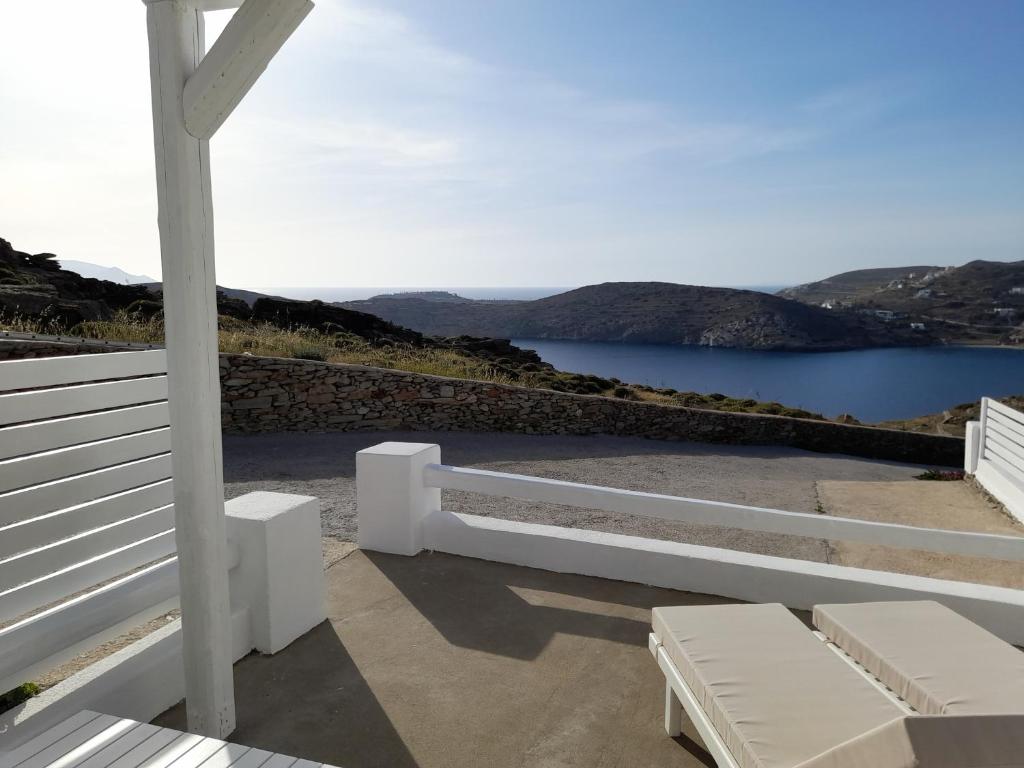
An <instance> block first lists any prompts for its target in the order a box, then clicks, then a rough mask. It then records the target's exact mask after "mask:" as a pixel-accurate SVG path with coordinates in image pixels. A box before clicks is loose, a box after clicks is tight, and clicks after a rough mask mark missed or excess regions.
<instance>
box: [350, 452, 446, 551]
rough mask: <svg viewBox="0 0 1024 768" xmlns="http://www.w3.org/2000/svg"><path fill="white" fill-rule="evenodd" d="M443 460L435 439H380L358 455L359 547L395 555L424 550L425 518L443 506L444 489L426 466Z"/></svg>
mask: <svg viewBox="0 0 1024 768" xmlns="http://www.w3.org/2000/svg"><path fill="white" fill-rule="evenodd" d="M440 463H441V446H439V445H435V444H433V443H380V444H379V445H374V446H372V447H370V448H364V449H363V450H361V451H359V452H358V453H357V454H356V513H357V515H358V518H359V532H358V536H359V548H360V549H369V550H373V551H375V552H389V553H391V554H395V555H415V554H416V553H417V552H419V551H420V550H421V549H423V518H425V517H426V516H427V515H429V514H430V513H431V512H434V511H436V510H439V509H440V508H441V489H440V488H428V487H427V486H426V485H425V484H424V482H423V470H424V468H425V467H426V466H427V465H428V464H440Z"/></svg>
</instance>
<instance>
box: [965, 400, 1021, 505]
mask: <svg viewBox="0 0 1024 768" xmlns="http://www.w3.org/2000/svg"><path fill="white" fill-rule="evenodd" d="M972 432H974V434H972ZM965 468H966V469H967V471H968V472H971V473H973V474H974V476H975V479H976V480H977V481H978V482H979V483H981V485H982V486H983V487H984V488H985V489H986V490H987V491H988V492H989V493H991V494H992V495H993V496H994V497H995V498H997V499H998V500H999V501H1000V502H1002V503H1003V505H1005V507H1006V509H1007V510H1008V511H1009V513H1010V514H1011V515H1013V516H1014V517H1015V518H1016V519H1017V520H1020V521H1021V522H1024V413H1021V412H1020V411H1017V410H1014V409H1013V408H1010V407H1009V406H1007V405H1003V404H1002V403H1000V402H999V401H998V400H993V399H992V398H989V397H984V398H982V400H981V421H980V423H975V422H972V423H970V424H968V437H967V460H966V462H965Z"/></svg>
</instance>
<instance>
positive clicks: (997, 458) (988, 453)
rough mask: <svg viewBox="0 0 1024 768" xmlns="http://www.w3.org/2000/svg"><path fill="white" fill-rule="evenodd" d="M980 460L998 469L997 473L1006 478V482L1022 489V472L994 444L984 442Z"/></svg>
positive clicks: (1023, 485) (1023, 480)
mask: <svg viewBox="0 0 1024 768" xmlns="http://www.w3.org/2000/svg"><path fill="white" fill-rule="evenodd" d="M982 458H983V459H984V460H985V461H989V462H991V463H992V464H993V465H995V466H996V467H998V468H999V471H1000V472H1001V473H1002V474H1004V475H1005V476H1006V479H1007V480H1008V481H1010V482H1012V483H1014V484H1015V485H1017V486H1018V487H1020V488H1022V489H1024V472H1022V471H1021V469H1020V467H1019V466H1017V464H1016V463H1015V462H1014V461H1013V459H1011V458H1008V457H1007V456H1006V455H1004V454H1003V452H1002V451H1001V449H1000V448H999V446H997V445H996V444H995V443H993V442H991V441H990V440H986V441H985V450H984V451H983V452H982Z"/></svg>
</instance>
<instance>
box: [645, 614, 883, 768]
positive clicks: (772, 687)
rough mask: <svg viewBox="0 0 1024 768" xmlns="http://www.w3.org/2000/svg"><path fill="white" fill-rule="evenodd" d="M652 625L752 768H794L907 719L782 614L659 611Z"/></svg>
mask: <svg viewBox="0 0 1024 768" xmlns="http://www.w3.org/2000/svg"><path fill="white" fill-rule="evenodd" d="M652 623H653V628H654V634H655V636H656V637H657V638H658V639H659V640H660V641H661V643H662V646H663V647H664V649H665V652H666V653H667V654H668V657H669V658H670V659H671V660H672V662H673V664H675V666H676V668H677V669H678V670H679V672H680V674H681V675H682V677H683V679H684V680H685V681H686V683H687V685H689V687H690V689H691V690H692V691H693V692H694V694H695V695H696V697H697V700H698V701H699V702H701V706H702V707H703V709H704V711H705V712H706V713H707V714H708V716H709V717H710V718H711V721H712V723H713V724H714V726H715V729H716V730H717V731H718V732H719V733H720V734H721V735H722V737H723V739H724V740H725V743H726V746H727V747H728V748H729V751H730V752H732V754H733V755H734V756H735V757H736V759H737V760H738V761H739V763H740V765H741V766H742V767H743V768H793V766H796V765H798V764H799V763H801V762H803V761H805V760H809V759H810V758H811V757H814V756H815V755H818V754H821V753H822V752H824V751H826V750H828V749H831V748H832V747H835V746H837V745H839V744H842V743H843V742H845V741H848V740H849V739H852V738H854V737H856V736H859V735H860V734H863V733H866V732H867V731H870V730H871V729H873V728H876V727H877V726H879V725H882V724H884V723H887V722H889V721H890V720H893V719H895V718H897V717H900V716H901V715H902V714H903V712H902V711H901V710H900V709H899V708H898V707H897V706H896V705H895V704H893V703H892V702H890V701H889V700H888V699H887V698H886V697H885V695H884V694H883V693H881V692H880V691H879V690H878V689H877V688H875V687H874V686H872V685H871V684H870V683H869V682H868V681H867V680H865V679H864V678H863V677H862V676H861V675H859V674H858V673H857V672H856V670H854V669H853V668H852V667H851V666H850V665H849V664H847V663H846V662H844V661H843V660H842V659H840V658H839V657H838V656H837V655H836V654H835V653H834V652H833V651H831V650H829V648H828V647H827V646H826V645H825V643H823V642H821V641H820V640H819V639H817V638H816V637H815V636H814V634H813V633H812V632H810V631H809V630H808V629H807V627H805V626H804V625H803V624H802V623H801V622H800V620H799V619H797V618H796V617H795V616H794V615H793V614H792V613H790V612H789V611H788V610H787V609H786V608H785V607H784V606H782V605H778V604H764V605H713V606H687V607H674V608H655V609H654V611H653V622H652Z"/></svg>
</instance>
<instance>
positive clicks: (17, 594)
mask: <svg viewBox="0 0 1024 768" xmlns="http://www.w3.org/2000/svg"><path fill="white" fill-rule="evenodd" d="M172 552H174V531H168V532H166V533H160V534H157V535H156V536H153V537H151V538H148V539H143V540H142V541H139V542H136V543H134V544H131V545H129V546H127V547H122V548H121V549H116V550H114V551H113V552H108V553H106V554H103V555H100V556H99V557H94V558H92V559H91V560H86V561H85V562H82V563H77V564H75V565H73V566H71V567H70V568H65V569H64V570H61V571H57V572H56V573H52V574H50V575H49V576H45V577H43V578H42V579H38V580H36V581H30V582H29V583H28V584H22V585H21V586H17V587H13V588H11V589H7V590H6V591H4V592H0V621H7V620H9V619H14V618H17V617H19V616H22V615H23V614H25V613H27V612H28V611H32V610H35V609H36V608H38V607H40V606H43V605H48V604H50V603H52V602H55V601H57V600H59V599H61V598H64V597H67V596H68V595H73V594H75V593H76V592H79V591H81V590H83V589H88V588H89V587H91V586H94V585H96V584H99V583H101V582H104V581H106V580H107V579H111V578H114V577H116V576H119V575H121V574H123V573H126V572H127V571H130V570H132V569H133V568H137V567H139V566H140V565H145V564H146V563H150V562H153V561H154V560H158V559H160V558H161V557H165V556H167V555H169V554H171V553H172Z"/></svg>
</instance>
